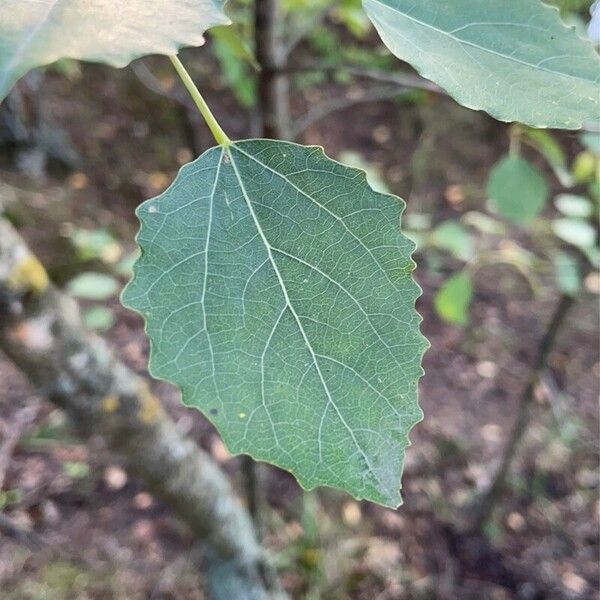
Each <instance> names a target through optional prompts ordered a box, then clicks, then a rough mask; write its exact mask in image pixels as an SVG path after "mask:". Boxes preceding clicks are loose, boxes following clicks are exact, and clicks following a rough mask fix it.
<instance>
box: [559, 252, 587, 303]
mask: <svg viewBox="0 0 600 600" xmlns="http://www.w3.org/2000/svg"><path fill="white" fill-rule="evenodd" d="M554 276H555V278H556V283H557V286H558V289H559V290H560V291H561V292H562V293H563V294H567V295H569V296H577V294H579V291H580V290H581V269H580V268H579V263H578V261H577V259H576V258H575V257H573V256H571V255H570V254H567V253H566V252H559V253H558V254H556V256H555V257H554Z"/></svg>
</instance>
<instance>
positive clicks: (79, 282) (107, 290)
mask: <svg viewBox="0 0 600 600" xmlns="http://www.w3.org/2000/svg"><path fill="white" fill-rule="evenodd" d="M67 290H68V292H69V294H71V296H74V297H75V298H83V299H84V300H107V299H108V298H110V297H111V296H114V295H115V294H116V293H117V292H118V290H119V282H118V281H117V280H116V279H115V278H114V277H111V276H110V275H104V274H103V273H93V272H91V271H90V272H89V273H81V275H77V277H75V278H74V279H71V281H69V283H68V285H67Z"/></svg>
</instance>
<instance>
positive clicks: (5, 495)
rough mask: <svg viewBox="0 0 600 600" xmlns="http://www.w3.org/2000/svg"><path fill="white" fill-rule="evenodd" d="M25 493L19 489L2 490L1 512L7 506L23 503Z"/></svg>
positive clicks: (0, 491) (0, 498) (0, 499)
mask: <svg viewBox="0 0 600 600" xmlns="http://www.w3.org/2000/svg"><path fill="white" fill-rule="evenodd" d="M23 496H24V494H23V492H22V491H21V490H20V489H18V488H14V489H10V490H0V510H2V509H4V508H6V507H7V506H13V505H15V504H20V503H21V502H22V501H23Z"/></svg>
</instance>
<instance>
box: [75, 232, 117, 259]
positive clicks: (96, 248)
mask: <svg viewBox="0 0 600 600" xmlns="http://www.w3.org/2000/svg"><path fill="white" fill-rule="evenodd" d="M71 241H72V242H73V245H74V246H75V248H76V249H77V255H78V257H79V259H80V260H82V261H88V260H101V261H103V262H105V263H108V264H113V263H116V262H117V261H118V260H119V259H120V258H121V254H122V253H123V248H122V247H121V244H119V242H118V241H117V240H116V239H115V238H114V236H113V235H112V234H111V233H110V232H109V231H107V230H106V229H74V230H73V232H72V233H71Z"/></svg>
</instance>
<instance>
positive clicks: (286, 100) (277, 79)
mask: <svg viewBox="0 0 600 600" xmlns="http://www.w3.org/2000/svg"><path fill="white" fill-rule="evenodd" d="M283 26H284V22H283V14H282V9H281V2H280V1H279V0H255V6H254V42H255V53H256V60H257V62H258V64H259V65H260V67H261V71H260V74H259V78H258V97H259V106H260V109H259V110H260V114H261V120H262V131H261V132H260V133H259V135H260V136H261V137H267V138H271V139H275V140H277V139H284V140H285V139H289V138H290V126H291V116H290V84H289V78H288V76H287V75H286V74H285V72H284V71H285V62H286V50H285V47H284V45H283V32H282V29H283Z"/></svg>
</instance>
